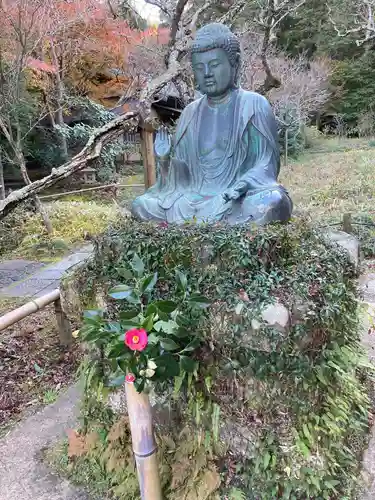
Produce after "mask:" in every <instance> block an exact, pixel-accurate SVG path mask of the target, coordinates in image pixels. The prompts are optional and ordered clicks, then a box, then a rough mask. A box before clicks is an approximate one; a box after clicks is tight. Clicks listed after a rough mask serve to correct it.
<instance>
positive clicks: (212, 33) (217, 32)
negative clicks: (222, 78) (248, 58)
mask: <svg viewBox="0 0 375 500" xmlns="http://www.w3.org/2000/svg"><path fill="white" fill-rule="evenodd" d="M211 49H223V50H225V52H226V53H227V55H228V59H229V62H230V64H231V65H232V66H236V65H238V64H239V56H240V54H241V47H240V41H239V39H238V38H237V36H236V35H235V34H234V33H232V31H231V30H230V29H229V28H228V27H227V26H225V24H221V23H211V24H207V25H206V26H203V27H202V28H200V29H199V30H198V31H197V33H196V35H195V39H194V41H193V44H192V46H191V54H194V53H197V52H206V51H207V50H211Z"/></svg>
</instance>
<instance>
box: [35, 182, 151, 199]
mask: <svg viewBox="0 0 375 500" xmlns="http://www.w3.org/2000/svg"><path fill="white" fill-rule="evenodd" d="M111 187H121V188H133V187H144V184H117V183H114V184H105V185H104V186H94V187H89V188H84V189H77V190H76V191H65V192H64V193H55V194H44V195H43V196H39V198H40V199H41V200H44V199H46V198H58V197H59V196H66V195H69V194H77V193H84V192H86V191H95V190H97V189H106V188H111Z"/></svg>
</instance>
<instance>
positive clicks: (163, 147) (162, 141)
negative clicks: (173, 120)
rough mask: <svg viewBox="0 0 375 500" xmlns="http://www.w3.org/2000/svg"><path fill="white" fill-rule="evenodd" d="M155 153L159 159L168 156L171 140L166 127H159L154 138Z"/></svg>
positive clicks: (165, 158) (164, 158)
mask: <svg viewBox="0 0 375 500" xmlns="http://www.w3.org/2000/svg"><path fill="white" fill-rule="evenodd" d="M154 147H155V154H156V156H157V157H158V159H159V160H162V161H163V160H167V159H168V158H169V157H170V154H171V149H172V142H171V136H170V135H169V133H168V130H167V128H166V127H161V128H160V129H159V130H158V132H157V134H156V138H155V145H154Z"/></svg>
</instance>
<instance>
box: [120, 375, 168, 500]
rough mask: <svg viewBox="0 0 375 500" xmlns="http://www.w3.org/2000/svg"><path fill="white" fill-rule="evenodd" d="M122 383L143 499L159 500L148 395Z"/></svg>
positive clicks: (157, 474) (158, 479)
mask: <svg viewBox="0 0 375 500" xmlns="http://www.w3.org/2000/svg"><path fill="white" fill-rule="evenodd" d="M128 379H129V377H127V380H126V382H125V391H126V401H127V407H128V415H129V422H130V432H131V436H132V445H133V452H134V456H135V460H136V463H137V472H138V480H139V487H140V491H141V498H142V500H162V493H161V485H160V476H159V467H158V463H157V455H156V449H157V448H156V442H155V436H154V429H153V423H152V412H151V404H150V400H149V397H148V395H147V394H145V393H144V392H141V393H139V392H137V391H136V389H135V387H134V382H133V381H130V380H128Z"/></svg>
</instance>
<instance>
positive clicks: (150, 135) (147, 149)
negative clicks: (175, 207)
mask: <svg viewBox="0 0 375 500" xmlns="http://www.w3.org/2000/svg"><path fill="white" fill-rule="evenodd" d="M141 153H142V159H143V168H144V178H145V189H148V188H149V187H151V186H153V185H154V184H155V182H156V160H155V154H154V129H153V128H152V127H151V126H148V127H145V128H143V129H142V130H141Z"/></svg>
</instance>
